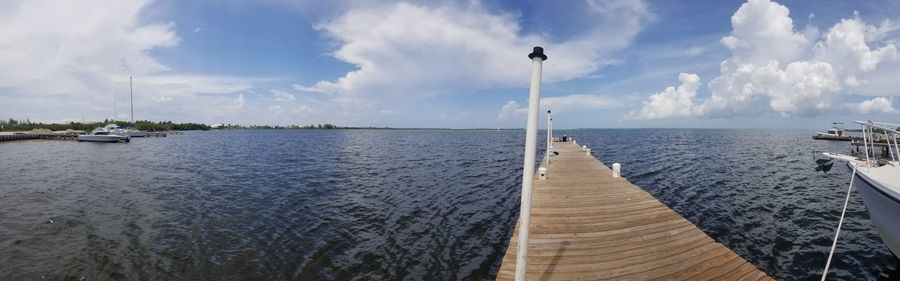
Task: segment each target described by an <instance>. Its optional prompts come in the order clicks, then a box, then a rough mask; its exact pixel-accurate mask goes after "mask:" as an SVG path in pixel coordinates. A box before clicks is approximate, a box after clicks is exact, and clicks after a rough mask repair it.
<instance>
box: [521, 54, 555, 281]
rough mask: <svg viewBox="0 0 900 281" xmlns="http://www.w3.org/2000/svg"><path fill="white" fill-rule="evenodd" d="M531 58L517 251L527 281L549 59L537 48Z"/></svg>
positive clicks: (522, 276)
mask: <svg viewBox="0 0 900 281" xmlns="http://www.w3.org/2000/svg"><path fill="white" fill-rule="evenodd" d="M528 58H530V59H531V90H530V91H529V93H528V123H527V126H526V130H525V164H524V165H523V166H524V167H523V169H522V204H521V208H520V209H519V221H520V224H519V244H518V250H517V251H516V281H525V273H526V272H527V271H526V270H525V267H526V266H527V265H526V264H527V263H528V228H529V227H531V190H532V187H533V185H534V158H535V153H537V125H538V124H537V123H538V119H537V118H538V110H540V103H541V101H540V98H541V66H542V64H543V62H544V60H546V59H547V56H546V55H544V48H541V47H534V51H533V52H531V54H528Z"/></svg>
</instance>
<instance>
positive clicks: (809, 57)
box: [626, 0, 897, 119]
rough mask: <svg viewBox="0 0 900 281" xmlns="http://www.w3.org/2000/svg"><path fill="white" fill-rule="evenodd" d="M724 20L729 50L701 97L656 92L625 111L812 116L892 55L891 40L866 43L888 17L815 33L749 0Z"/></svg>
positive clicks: (649, 115)
mask: <svg viewBox="0 0 900 281" xmlns="http://www.w3.org/2000/svg"><path fill="white" fill-rule="evenodd" d="M731 22H732V27H733V31H732V33H731V35H729V36H726V37H724V38H722V40H721V42H722V44H724V45H725V46H726V47H727V48H728V49H729V50H730V51H731V54H732V56H731V57H729V58H728V59H726V60H725V61H723V62H722V64H721V72H720V75H719V76H718V77H716V78H715V79H713V80H712V81H711V82H710V83H709V89H710V97H709V98H708V99H705V100H703V101H697V100H695V99H694V96H695V93H692V94H690V95H688V94H687V93H675V92H673V93H667V92H668V91H667V92H664V93H657V94H654V95H652V96H650V98H649V99H648V101H646V102H644V106H643V107H642V108H641V109H639V110H636V111H632V112H631V113H629V114H628V115H627V116H626V117H629V118H632V119H664V118H687V117H731V116H736V115H755V114H760V113H763V112H775V113H778V114H780V115H782V116H791V115H802V116H813V115H817V114H820V113H822V112H826V111H827V110H828V109H831V108H833V105H835V104H838V103H839V99H840V97H841V96H842V95H844V94H846V93H847V92H848V90H851V89H855V88H857V87H858V86H860V85H861V84H864V83H865V80H864V79H863V77H862V76H863V74H865V73H868V72H871V71H873V70H875V68H876V66H877V65H878V64H879V63H882V62H884V61H888V60H893V59H895V58H896V57H897V50H896V48H895V46H894V45H893V44H884V43H882V44H883V46H881V47H880V48H875V49H873V48H872V47H870V46H871V45H877V44H879V43H880V42H879V40H881V39H883V37H884V34H885V33H886V32H888V31H890V30H892V29H893V24H892V23H891V22H889V21H886V22H884V23H882V24H881V26H872V25H867V24H865V23H864V22H863V21H862V20H861V19H860V18H859V17H858V16H854V17H853V18H850V19H844V20H841V21H840V22H838V23H837V24H835V25H834V26H832V27H831V28H829V29H828V30H827V31H826V32H825V33H824V34H821V35H820V34H819V32H818V30H817V29H815V28H813V27H807V28H806V30H804V31H803V32H797V31H795V30H794V25H793V21H792V20H791V18H790V16H789V11H788V9H787V7H785V6H783V5H780V4H778V3H775V2H771V1H769V0H750V1H748V2H747V3H745V4H743V5H741V7H740V8H739V9H738V10H737V12H735V13H734V15H733V16H732V18H731ZM683 82H684V81H682V83H683ZM672 106H677V107H678V108H673V107H672Z"/></svg>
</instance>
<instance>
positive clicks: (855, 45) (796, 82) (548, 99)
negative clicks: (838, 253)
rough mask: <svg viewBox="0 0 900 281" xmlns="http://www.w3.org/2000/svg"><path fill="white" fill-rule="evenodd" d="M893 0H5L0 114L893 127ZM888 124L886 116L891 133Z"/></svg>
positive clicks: (897, 66) (453, 124) (898, 65)
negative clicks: (542, 117) (534, 109)
mask: <svg viewBox="0 0 900 281" xmlns="http://www.w3.org/2000/svg"><path fill="white" fill-rule="evenodd" d="M897 15H900V4H897V3H896V2H891V1H862V2H856V1H814V2H812V1H775V2H772V1H768V0H752V1H749V2H742V1H640V0H621V1H600V0H590V1H587V0H586V1H567V2H565V3H563V4H560V3H558V2H548V1H449V0H448V1H419V2H398V1H351V0H347V1H327V2H320V1H315V2H313V1H309V2H294V1H280V0H271V1H243V0H230V1H169V0H157V1H150V0H138V1H128V2H125V3H114V4H110V3H108V2H106V1H87V0H86V1H67V2H65V3H63V4H61V3H59V2H56V1H39V0H37V1H16V0H14V1H5V2H3V3H2V4H0V49H2V50H3V52H2V54H0V118H23V119H24V118H30V119H32V120H42V121H68V120H81V119H82V118H86V119H89V120H100V119H103V118H107V117H112V116H113V115H114V114H115V117H116V118H117V119H128V118H129V116H128V114H127V112H128V107H127V101H128V76H129V75H133V76H134V77H135V115H136V116H135V117H136V118H137V119H151V120H172V121H177V122H203V123H210V124H212V123H239V124H279V125H290V124H311V123H326V122H327V123H336V124H341V125H353V126H394V127H450V128H473V127H478V128H496V127H502V128H521V127H523V126H524V123H525V119H524V114H523V112H524V108H525V107H526V106H527V103H528V101H527V94H528V88H527V86H528V78H529V75H528V74H529V73H528V72H529V71H530V61H529V60H528V59H527V54H528V53H529V52H530V50H531V47H533V46H536V45H541V46H544V47H545V48H546V50H547V54H548V56H549V57H550V58H549V60H548V61H547V62H546V63H545V65H544V83H543V90H542V107H543V108H546V109H552V110H554V112H556V116H555V118H554V119H555V120H556V122H555V126H556V127H557V128H607V127H612V128H620V127H621V128H632V127H700V128H706V127H712V128H819V127H825V126H828V125H829V124H830V123H831V122H832V121H850V120H856V119H878V120H884V121H892V120H894V119H897V118H898V116H900V115H898V113H900V111H898V110H897V109H896V108H895V106H894V101H893V96H894V95H898V91H897V90H896V89H898V86H900V82H896V78H895V77H897V75H900V60H898V59H900V55H898V54H897V50H896V47H895V45H896V44H897V38H898V37H900V31H898V29H900V25H898V24H897V23H896V20H897ZM894 121H896V120H894Z"/></svg>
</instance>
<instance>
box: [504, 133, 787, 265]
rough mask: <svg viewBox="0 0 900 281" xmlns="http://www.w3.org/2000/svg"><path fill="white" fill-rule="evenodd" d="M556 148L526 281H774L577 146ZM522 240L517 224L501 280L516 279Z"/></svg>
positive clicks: (536, 199)
mask: <svg viewBox="0 0 900 281" xmlns="http://www.w3.org/2000/svg"><path fill="white" fill-rule="evenodd" d="M554 147H555V149H556V151H558V152H559V155H557V156H554V157H552V159H551V160H552V161H551V163H550V164H549V165H548V164H546V162H542V163H543V164H542V166H543V167H546V168H547V170H548V179H546V180H536V181H535V184H534V196H533V201H532V216H531V220H532V221H531V230H530V237H529V238H530V242H529V247H528V272H527V279H529V280H648V279H666V280H712V279H715V280H740V279H748V280H757V279H763V280H771V278H769V277H768V276H767V275H766V274H765V273H764V272H762V271H759V270H758V269H757V268H756V267H755V266H753V264H750V263H748V262H747V261H746V260H744V259H743V258H741V257H740V256H738V255H737V254H735V253H734V252H733V251H731V250H730V249H728V248H727V247H725V246H724V245H722V244H720V243H717V242H716V241H715V240H713V239H712V238H710V237H709V236H708V235H706V234H705V233H703V231H701V230H700V229H699V228H697V227H696V226H694V225H693V224H691V223H690V222H689V221H687V220H686V219H684V218H683V217H681V216H680V215H678V213H676V212H675V211H672V210H671V209H669V208H668V207H667V206H665V205H664V204H662V203H661V202H659V201H658V200H656V198H654V197H653V196H652V195H650V194H649V193H647V192H646V191H644V190H643V189H641V188H639V187H637V186H635V185H633V184H631V183H630V182H628V181H627V180H624V179H614V178H612V177H611V176H610V175H611V171H610V169H609V168H607V167H606V166H605V165H603V163H601V162H600V161H599V160H597V158H594V157H593V156H591V155H586V154H585V153H584V152H582V151H581V148H580V147H579V146H577V145H575V144H573V143H570V142H565V143H555V144H554ZM518 233H519V226H518V223H517V224H516V229H515V230H514V231H513V236H512V239H511V240H510V243H509V246H508V248H507V250H506V254H505V255H504V256H503V263H502V265H501V266H500V270H499V272H497V279H498V280H512V279H513V278H514V276H515V266H516V250H517V246H518V244H517V242H518Z"/></svg>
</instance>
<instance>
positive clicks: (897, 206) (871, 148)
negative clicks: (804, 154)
mask: <svg viewBox="0 0 900 281" xmlns="http://www.w3.org/2000/svg"><path fill="white" fill-rule="evenodd" d="M854 123H857V124H860V125H862V126H863V137H862V140H863V146H864V150H865V153H864V154H865V155H857V156H850V155H843V154H837V153H828V152H825V153H822V154H823V155H824V156H825V157H827V158H828V159H831V160H839V161H846V162H847V165H848V166H850V168H852V169H853V171H854V172H853V174H854V176H853V177H854V178H853V181H852V182H853V188H856V189H857V190H859V193H860V194H861V195H862V198H863V203H864V204H865V205H866V209H867V210H868V211H869V216H870V217H871V218H872V224H874V225H875V229H877V230H878V234H879V235H880V236H881V241H883V242H884V244H885V245H886V246H887V247H888V249H890V250H891V252H893V253H894V255H895V256H898V257H900V223H897V218H900V145H898V144H897V136H900V132H898V131H897V129H898V128H900V125H898V124H890V123H883V122H874V121H865V122H863V121H855V122H854ZM878 135H884V136H885V137H886V139H885V141H880V140H878V139H879V137H878ZM876 146H879V147H881V149H882V152H887V153H875V147H876ZM885 150H886V151H885ZM878 154H881V157H878V156H879V155H878ZM887 154H890V157H886V155H887ZM817 162H818V164H819V167H818V168H816V169H817V170H824V171H826V172H827V171H828V170H830V169H831V165H833V162H831V161H830V160H827V159H820V160H817Z"/></svg>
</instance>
